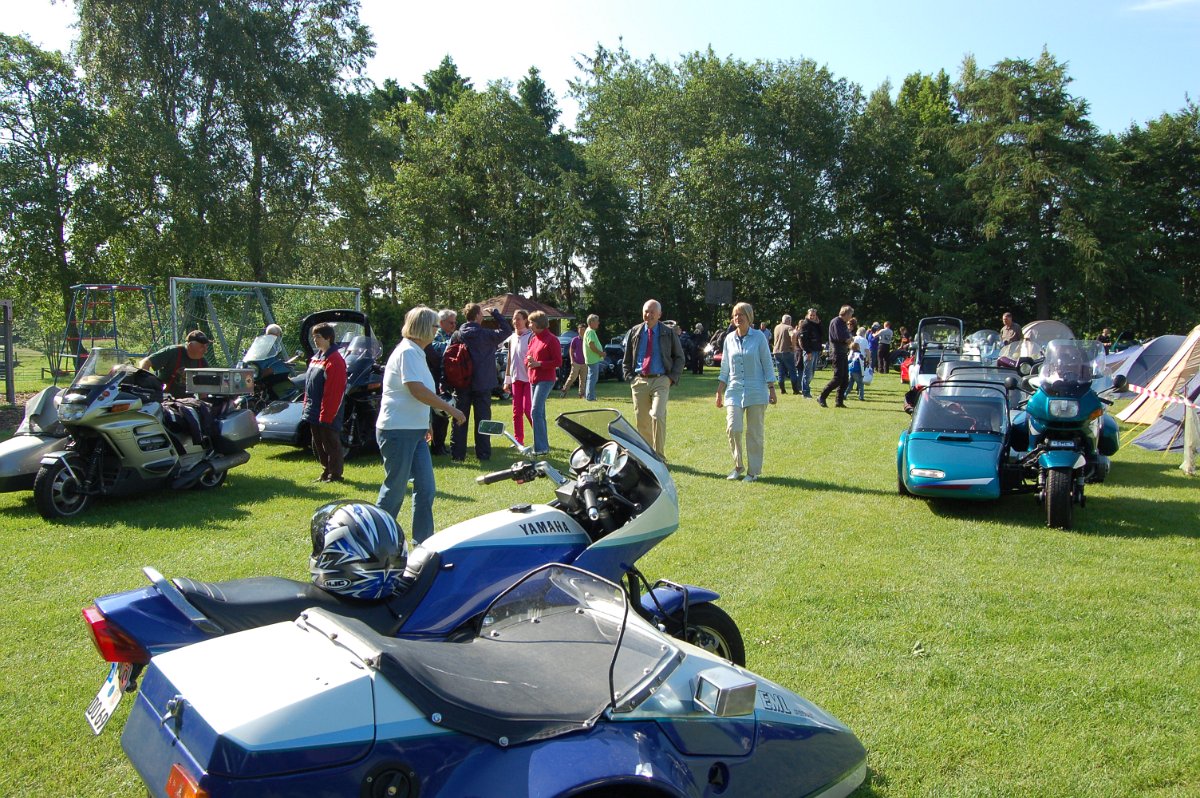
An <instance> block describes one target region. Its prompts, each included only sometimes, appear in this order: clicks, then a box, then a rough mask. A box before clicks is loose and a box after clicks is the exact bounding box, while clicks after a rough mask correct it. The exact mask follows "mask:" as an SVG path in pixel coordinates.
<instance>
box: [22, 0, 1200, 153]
mask: <svg viewBox="0 0 1200 798" xmlns="http://www.w3.org/2000/svg"><path fill="white" fill-rule="evenodd" d="M3 5H4V6H5V8H4V12H3V14H2V15H0V30H3V31H4V32H5V33H29V34H30V35H31V37H32V38H33V40H34V41H35V42H37V43H38V44H40V45H41V46H43V47H49V48H66V47H67V46H69V44H70V41H71V38H72V36H73V33H74V32H73V31H72V30H71V29H70V27H69V26H70V24H71V22H72V21H73V19H74V4H73V3H70V2H64V0H58V2H57V3H52V2H51V0H3ZM361 13H362V18H363V20H364V21H365V22H366V23H367V24H368V25H369V26H370V28H371V30H372V32H373V33H374V36H375V41H376V46H377V54H376V57H375V58H374V59H373V61H372V63H371V66H370V69H369V74H370V76H371V77H372V78H373V79H375V80H376V81H377V82H382V81H383V79H384V78H389V77H390V78H394V79H396V80H398V81H399V82H400V83H402V84H404V85H409V84H412V83H418V82H420V81H421V76H422V75H423V74H424V73H425V72H427V71H428V70H430V69H432V68H433V67H435V66H436V65H437V63H438V62H439V61H440V60H441V59H442V56H444V55H446V54H449V55H450V56H451V57H453V58H454V60H455V62H456V63H457V64H458V66H459V70H460V71H461V72H462V73H463V74H464V75H466V76H467V77H469V78H471V79H472V80H473V81H474V83H475V85H476V86H480V87H481V86H483V85H484V84H485V83H486V82H488V81H490V80H494V79H498V78H507V79H509V80H512V81H514V82H515V81H516V80H519V79H520V77H521V76H522V75H523V74H524V73H525V72H526V70H528V68H529V67H530V66H536V67H538V69H539V70H541V72H542V75H543V77H544V78H545V80H546V82H547V83H548V84H549V86H550V88H551V89H552V90H553V91H554V93H555V95H556V96H558V97H559V99H560V101H561V104H562V105H563V109H564V112H565V114H566V117H567V118H566V120H565V121H568V122H569V121H570V118H571V117H572V115H573V112H574V107H573V105H572V104H571V103H570V101H569V100H567V99H566V91H567V81H568V80H569V79H571V78H572V77H575V76H576V75H577V71H576V68H575V65H574V61H575V59H576V58H577V57H578V56H579V55H580V54H586V53H591V52H593V51H594V50H595V47H596V44H597V43H601V44H603V45H605V46H606V47H609V48H615V47H616V46H617V45H618V43H620V42H621V41H623V42H624V45H625V47H626V49H628V50H629V52H630V53H631V54H633V55H634V56H635V57H637V58H646V57H649V56H650V55H655V56H657V57H658V58H660V59H662V60H674V59H676V58H677V57H678V56H679V54H680V53H684V52H690V51H693V50H703V49H705V48H706V47H708V46H710V45H711V46H712V48H713V50H714V51H715V52H716V53H717V54H718V55H721V56H733V57H736V58H740V59H744V60H747V61H754V60H757V59H766V60H776V59H788V58H811V59H812V60H814V61H816V62H818V63H820V64H823V65H825V66H827V67H828V68H829V69H830V71H832V72H833V74H834V75H835V76H837V77H843V78H846V79H848V80H851V81H853V82H855V83H858V84H859V85H861V86H862V87H863V88H864V90H865V91H866V92H870V91H871V90H872V89H874V88H876V87H878V86H879V85H880V84H881V83H882V82H883V81H884V80H888V79H890V80H891V82H892V84H893V86H897V85H898V84H899V83H900V82H901V81H902V80H903V79H904V77H905V76H906V75H908V74H909V73H911V72H917V71H920V72H936V71H937V70H938V69H945V70H946V71H947V72H949V73H950V75H951V77H952V78H954V77H957V75H958V71H959V67H960V65H961V63H962V59H963V56H964V55H966V54H968V53H971V54H973V55H974V56H975V58H976V60H977V61H978V63H979V64H980V65H981V66H990V65H992V64H994V63H996V62H997V61H999V60H1001V59H1004V58H1029V59H1035V58H1037V56H1038V55H1039V54H1040V53H1041V50H1042V48H1043V47H1047V48H1048V49H1049V50H1050V52H1051V54H1053V55H1054V56H1055V57H1056V58H1057V59H1058V60H1060V61H1065V62H1067V64H1068V67H1069V72H1070V74H1071V76H1072V77H1073V78H1074V83H1073V84H1072V85H1071V90H1072V92H1073V93H1074V94H1075V95H1076V96H1079V97H1083V98H1085V99H1086V100H1087V101H1088V103H1089V105H1090V107H1091V118H1092V121H1093V122H1095V124H1096V125H1097V126H1098V127H1099V128H1100V129H1101V130H1102V131H1112V132H1120V131H1122V130H1124V129H1125V128H1127V127H1128V126H1129V125H1130V124H1131V123H1133V122H1137V123H1145V122H1146V121H1149V120H1150V119H1153V118H1156V117H1157V116H1159V115H1160V114H1162V113H1164V112H1174V111H1177V110H1179V109H1180V108H1182V107H1183V105H1184V103H1185V102H1186V100H1187V98H1188V97H1189V96H1190V97H1192V98H1193V99H1195V98H1197V97H1198V96H1200V0H1090V2H1084V1H1083V0H1008V1H1007V2H1003V3H999V2H982V1H980V0H957V1H955V2H952V1H951V0H909V2H903V0H890V2H888V1H886V0H841V1H840V2H839V1H838V0H825V1H823V2H818V1H817V0H792V2H784V1H783V0H742V1H741V2H736V3H735V2H730V0H724V1H723V2H718V1H717V0H687V2H682V1H679V0H641V1H640V2H638V1H637V0H603V2H596V1H595V0H593V2H588V3H583V2H574V3H572V2H564V1H563V0H511V1H510V2H508V3H498V2H495V0H491V2H481V1H480V0H459V2H457V3H454V4H441V3H430V2H422V3H405V2H401V0H363V3H362V12H361Z"/></svg>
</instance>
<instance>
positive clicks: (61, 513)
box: [33, 460, 92, 519]
mask: <svg viewBox="0 0 1200 798" xmlns="http://www.w3.org/2000/svg"><path fill="white" fill-rule="evenodd" d="M33 502H34V504H35V505H37V509H38V512H39V513H41V514H42V518H47V519H55V518H72V517H74V516H76V515H79V514H80V513H82V512H83V511H84V510H86V509H87V508H88V506H89V505H91V503H92V495H91V494H90V493H84V492H83V486H82V485H80V484H79V482H78V481H77V480H76V479H75V477H73V476H72V475H71V472H70V471H69V470H67V465H66V463H64V462H63V461H62V460H55V461H54V463H53V464H51V465H48V466H42V467H41V468H40V469H39V470H38V472H37V476H36V477H35V478H34V480H33Z"/></svg>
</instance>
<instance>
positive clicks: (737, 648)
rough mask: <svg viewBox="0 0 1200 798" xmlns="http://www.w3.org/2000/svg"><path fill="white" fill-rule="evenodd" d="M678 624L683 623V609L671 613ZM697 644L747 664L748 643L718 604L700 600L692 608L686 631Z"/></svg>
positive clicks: (706, 649) (734, 662)
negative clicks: (703, 602) (743, 640)
mask: <svg viewBox="0 0 1200 798" xmlns="http://www.w3.org/2000/svg"><path fill="white" fill-rule="evenodd" d="M671 620H672V621H674V626H675V628H677V629H678V628H681V627H682V626H683V612H682V610H681V611H680V612H677V613H675V614H674V615H672V616H671ZM683 639H684V640H687V641H688V642H689V643H691V644H692V645H694V646H697V647H698V648H702V649H704V650H705V651H710V652H712V653H713V654H716V655H717V656H718V657H724V658H725V659H727V660H729V661H730V662H732V663H733V664H734V665H745V664H746V644H745V643H743V642H742V633H741V631H739V630H738V627H737V624H736V623H734V621H733V618H730V617H729V614H728V613H727V612H725V610H723V609H721V608H720V607H718V606H716V605H715V604H697V605H696V606H694V607H689V608H688V616H687V630H686V633H685V634H684V635H683Z"/></svg>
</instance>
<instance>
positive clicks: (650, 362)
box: [622, 299, 766, 458]
mask: <svg viewBox="0 0 1200 798" xmlns="http://www.w3.org/2000/svg"><path fill="white" fill-rule="evenodd" d="M660 319H662V305H661V304H659V302H658V300H657V299H648V300H646V304H644V305H642V323H641V324H639V325H637V326H635V327H634V328H633V329H631V330H630V331H629V333H628V334H627V335H626V336H625V358H624V363H623V366H622V370H623V371H624V375H625V379H626V380H627V381H629V382H630V385H629V389H630V391H631V392H632V394H633V410H634V414H635V415H636V416H637V430H638V433H639V434H641V436H642V437H643V438H645V439H646V443H649V444H650V445H651V446H653V447H654V451H655V452H657V453H658V456H659V457H662V458H665V457H666V454H665V450H666V446H667V400H668V399H669V398H670V396H671V386H673V385H676V384H677V383H678V382H679V378H680V377H682V376H683V366H684V357H683V344H682V343H681V342H680V340H679V335H678V334H676V332H675V328H674V327H669V326H667V325H666V324H662V323H661V322H660ZM763 341H764V342H765V341H766V337H765V336H764V337H763Z"/></svg>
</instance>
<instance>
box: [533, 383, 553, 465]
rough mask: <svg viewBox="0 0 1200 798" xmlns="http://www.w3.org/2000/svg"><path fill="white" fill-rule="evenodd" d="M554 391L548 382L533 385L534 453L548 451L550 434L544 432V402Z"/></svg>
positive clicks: (551, 384)
mask: <svg viewBox="0 0 1200 798" xmlns="http://www.w3.org/2000/svg"><path fill="white" fill-rule="evenodd" d="M552 390H554V383H553V382H551V381H550V380H546V381H544V382H537V383H534V385H533V414H532V415H533V450H534V451H535V452H548V451H550V433H549V432H548V431H547V430H546V400H547V399H548V398H550V392H551V391H552Z"/></svg>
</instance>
